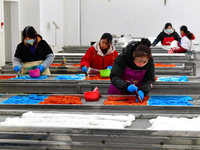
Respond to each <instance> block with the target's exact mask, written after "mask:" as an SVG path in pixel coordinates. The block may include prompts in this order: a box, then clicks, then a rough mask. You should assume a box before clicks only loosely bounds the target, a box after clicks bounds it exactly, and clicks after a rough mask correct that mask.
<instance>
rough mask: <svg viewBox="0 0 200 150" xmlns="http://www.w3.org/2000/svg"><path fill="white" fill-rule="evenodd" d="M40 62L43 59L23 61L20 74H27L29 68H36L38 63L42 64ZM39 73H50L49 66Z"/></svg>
mask: <svg viewBox="0 0 200 150" xmlns="http://www.w3.org/2000/svg"><path fill="white" fill-rule="evenodd" d="M42 62H43V60H38V61H31V62H25V63H23V66H22V72H21V74H29V70H33V69H36V68H37V67H38V66H39V65H41V64H42ZM40 74H41V75H50V74H51V73H50V71H49V68H47V69H46V70H44V71H43V72H42V73H40Z"/></svg>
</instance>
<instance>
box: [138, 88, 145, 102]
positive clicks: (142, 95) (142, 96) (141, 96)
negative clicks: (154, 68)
mask: <svg viewBox="0 0 200 150" xmlns="http://www.w3.org/2000/svg"><path fill="white" fill-rule="evenodd" d="M138 95H139V96H140V99H141V101H142V100H143V99H144V92H142V91H141V90H139V91H138ZM136 102H137V103H138V102H139V101H138V99H137V97H136Z"/></svg>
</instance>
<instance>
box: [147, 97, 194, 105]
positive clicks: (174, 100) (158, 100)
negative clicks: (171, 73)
mask: <svg viewBox="0 0 200 150" xmlns="http://www.w3.org/2000/svg"><path fill="white" fill-rule="evenodd" d="M188 101H193V98H192V97H191V96H179V95H173V96H168V95H162V96H159V95H152V96H150V98H149V100H148V105H163V106H193V104H191V103H189V102H188Z"/></svg>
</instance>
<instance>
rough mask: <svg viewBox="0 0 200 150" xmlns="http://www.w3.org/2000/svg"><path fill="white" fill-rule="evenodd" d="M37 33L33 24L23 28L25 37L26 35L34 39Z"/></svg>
mask: <svg viewBox="0 0 200 150" xmlns="http://www.w3.org/2000/svg"><path fill="white" fill-rule="evenodd" d="M36 35H37V32H36V31H35V29H34V28H33V27H32V26H26V27H25V28H24V30H23V39H24V38H26V37H30V38H32V39H35V38H36Z"/></svg>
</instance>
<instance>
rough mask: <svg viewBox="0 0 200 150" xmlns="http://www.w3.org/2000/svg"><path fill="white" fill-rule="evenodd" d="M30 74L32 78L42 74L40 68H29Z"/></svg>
mask: <svg viewBox="0 0 200 150" xmlns="http://www.w3.org/2000/svg"><path fill="white" fill-rule="evenodd" d="M29 75H30V77H31V78H37V77H39V76H40V70H39V69H34V70H29Z"/></svg>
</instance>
